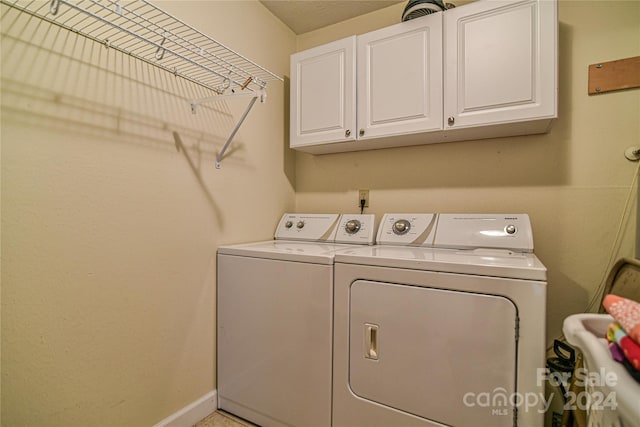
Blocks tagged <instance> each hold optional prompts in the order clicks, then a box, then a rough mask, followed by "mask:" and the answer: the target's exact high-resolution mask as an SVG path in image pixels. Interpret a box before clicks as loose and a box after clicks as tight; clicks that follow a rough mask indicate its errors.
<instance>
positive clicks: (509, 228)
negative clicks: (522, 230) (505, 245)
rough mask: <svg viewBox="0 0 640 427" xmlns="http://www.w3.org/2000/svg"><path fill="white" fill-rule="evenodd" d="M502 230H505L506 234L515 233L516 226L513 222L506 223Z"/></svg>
mask: <svg viewBox="0 0 640 427" xmlns="http://www.w3.org/2000/svg"><path fill="white" fill-rule="evenodd" d="M504 231H506V232H507V234H515V233H516V226H515V225H513V224H510V225H507V226H506V227H505V228H504Z"/></svg>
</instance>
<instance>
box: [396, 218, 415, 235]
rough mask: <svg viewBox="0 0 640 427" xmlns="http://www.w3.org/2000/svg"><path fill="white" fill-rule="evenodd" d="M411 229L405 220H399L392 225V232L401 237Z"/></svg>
mask: <svg viewBox="0 0 640 427" xmlns="http://www.w3.org/2000/svg"><path fill="white" fill-rule="evenodd" d="M410 228H411V223H410V222H409V221H407V220H406V219H400V220H398V221H396V222H395V223H394V224H393V228H392V229H393V232H394V233H396V234H398V235H402V234H406V233H407V232H408V231H409V229H410Z"/></svg>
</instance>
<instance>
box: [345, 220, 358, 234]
mask: <svg viewBox="0 0 640 427" xmlns="http://www.w3.org/2000/svg"><path fill="white" fill-rule="evenodd" d="M361 226H362V224H360V221H358V220H357V219H351V220H349V221H347V223H346V224H345V225H344V229H345V231H346V232H347V234H356V233H357V232H358V231H360V227H361Z"/></svg>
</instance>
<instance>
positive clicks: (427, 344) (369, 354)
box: [349, 280, 517, 427]
mask: <svg viewBox="0 0 640 427" xmlns="http://www.w3.org/2000/svg"><path fill="white" fill-rule="evenodd" d="M350 312H351V313H350V338H349V340H350V345H349V352H350V354H349V384H350V386H351V389H352V391H353V392H354V393H355V394H356V395H358V396H360V397H361V398H364V399H367V400H370V401H373V402H376V403H378V404H381V405H385V406H388V407H391V408H395V409H397V410H400V411H403V412H407V413H410V414H413V415H417V416H419V417H422V418H426V419H429V420H433V421H437V422H440V423H443V424H446V425H452V426H492V427H498V426H513V425H514V411H513V404H512V403H513V397H514V393H515V391H516V357H517V352H516V348H517V346H516V340H517V338H516V324H517V308H516V306H515V305H514V304H513V303H512V302H511V300H509V299H507V298H504V297H501V296H495V295H485V294H478V293H469V292H460V291H451V290H443V289H436V288H426V287H419V286H408V285H401V284H393V283H380V282H373V281H366V280H358V281H355V282H354V283H353V284H352V286H351V290H350ZM516 403H517V402H516Z"/></svg>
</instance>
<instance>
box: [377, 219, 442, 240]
mask: <svg viewBox="0 0 640 427" xmlns="http://www.w3.org/2000/svg"><path fill="white" fill-rule="evenodd" d="M436 219H437V215H436V214H385V215H384V216H383V217H382V221H380V227H378V237H377V239H376V240H377V242H378V244H380V245H407V246H433V240H434V234H435V233H434V231H435V225H436Z"/></svg>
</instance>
